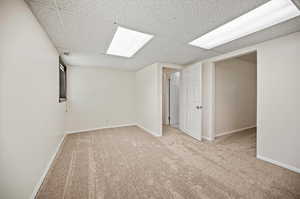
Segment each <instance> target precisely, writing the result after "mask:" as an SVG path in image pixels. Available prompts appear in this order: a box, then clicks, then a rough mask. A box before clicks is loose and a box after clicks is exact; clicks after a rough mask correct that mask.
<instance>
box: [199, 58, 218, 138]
mask: <svg viewBox="0 0 300 199" xmlns="http://www.w3.org/2000/svg"><path fill="white" fill-rule="evenodd" d="M201 64H202V106H203V109H202V138H204V139H206V140H213V139H214V138H215V119H214V117H215V106H214V104H213V103H212V102H213V101H214V100H215V64H214V63H213V62H203V63H201Z"/></svg>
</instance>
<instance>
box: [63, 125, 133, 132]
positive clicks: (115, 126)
mask: <svg viewBox="0 0 300 199" xmlns="http://www.w3.org/2000/svg"><path fill="white" fill-rule="evenodd" d="M136 125H137V124H136V123H129V124H121V125H112V126H103V127H97V128H91V129H83V130H75V131H66V134H73V133H85V132H90V131H97V130H101V129H111V128H119V127H126V126H136Z"/></svg>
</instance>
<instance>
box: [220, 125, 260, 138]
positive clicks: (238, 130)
mask: <svg viewBox="0 0 300 199" xmlns="http://www.w3.org/2000/svg"><path fill="white" fill-rule="evenodd" d="M255 127H256V125H252V126H247V127H244V128H240V129H235V130H232V131H226V132H223V133H219V134H217V135H216V137H220V136H223V135H228V134H232V133H236V132H240V131H245V130H248V129H252V128H255Z"/></svg>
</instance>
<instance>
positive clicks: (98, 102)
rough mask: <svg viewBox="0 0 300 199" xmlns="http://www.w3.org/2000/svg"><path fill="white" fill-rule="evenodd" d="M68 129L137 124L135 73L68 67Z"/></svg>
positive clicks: (80, 129) (71, 130) (76, 129)
mask: <svg viewBox="0 0 300 199" xmlns="http://www.w3.org/2000/svg"><path fill="white" fill-rule="evenodd" d="M68 99H69V100H68V112H67V118H66V131H67V132H76V131H82V130H88V129H96V128H103V127H113V126H122V125H130V124H134V123H135V105H134V101H135V72H128V71H120V70H113V69H105V68H100V67H69V70H68Z"/></svg>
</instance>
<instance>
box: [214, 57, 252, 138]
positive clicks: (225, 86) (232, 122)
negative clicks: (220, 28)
mask: <svg viewBox="0 0 300 199" xmlns="http://www.w3.org/2000/svg"><path fill="white" fill-rule="evenodd" d="M256 93H257V89H256V64H254V63H250V62H246V61H243V60H240V59H237V58H232V59H226V60H223V61H219V62H216V63H215V120H216V123H215V132H216V136H218V135H222V134H226V133H228V132H231V131H234V130H237V129H242V128H247V127H251V126H255V125H256Z"/></svg>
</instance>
